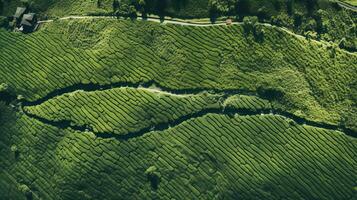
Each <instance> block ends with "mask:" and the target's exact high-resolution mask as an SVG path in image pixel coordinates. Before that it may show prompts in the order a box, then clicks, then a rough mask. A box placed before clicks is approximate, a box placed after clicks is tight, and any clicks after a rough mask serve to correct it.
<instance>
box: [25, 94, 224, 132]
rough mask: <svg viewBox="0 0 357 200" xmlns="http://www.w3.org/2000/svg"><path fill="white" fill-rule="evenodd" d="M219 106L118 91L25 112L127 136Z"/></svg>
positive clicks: (66, 98)
mask: <svg viewBox="0 0 357 200" xmlns="http://www.w3.org/2000/svg"><path fill="white" fill-rule="evenodd" d="M113 99H116V101H115V102H113ZM217 102H218V101H217V96H204V95H173V94H169V93H165V92H160V91H155V90H154V91H151V90H150V89H134V88H118V89H112V90H106V91H103V92H102V91H100V92H75V93H72V94H66V95H63V96H59V97H57V98H54V99H51V100H49V101H47V102H45V103H43V104H40V105H38V106H34V107H25V108H24V109H25V110H26V111H27V112H29V113H31V114H34V115H37V116H39V117H42V118H45V119H48V120H53V121H57V122H58V121H71V122H72V123H73V125H77V126H84V125H89V127H90V128H91V129H92V130H93V131H94V132H95V133H114V134H118V135H126V134H129V133H131V132H137V131H140V130H142V129H147V128H150V127H154V126H156V125H159V124H162V123H169V122H171V121H174V120H177V119H179V118H181V117H184V116H187V115H190V114H194V113H197V112H199V111H201V110H205V109H209V108H219V104H218V103H217ZM82 104H83V105H82ZM69 105H71V106H69ZM107 105H110V106H107ZM139 122H140V123H139Z"/></svg>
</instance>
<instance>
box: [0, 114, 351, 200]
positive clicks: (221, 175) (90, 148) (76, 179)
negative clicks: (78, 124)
mask: <svg viewBox="0 0 357 200" xmlns="http://www.w3.org/2000/svg"><path fill="white" fill-rule="evenodd" d="M8 116H10V115H8ZM0 126H1V130H3V132H2V134H0V146H1V149H0V161H1V162H0V163H2V164H1V166H2V167H1V169H2V170H1V171H0V177H5V178H4V179H5V180H8V179H11V180H15V182H14V183H6V184H19V185H26V186H28V187H29V188H30V189H31V191H32V192H33V196H34V199H39V198H42V199H73V198H74V199H123V197H127V198H125V199H143V198H144V199H145V198H160V199H172V198H175V199H222V198H226V199H236V198H240V199H251V198H252V197H255V198H256V199H333V200H339V199H341V200H342V199H355V198H356V192H355V187H356V182H355V181H356V179H357V177H356V176H357V171H356V167H355V166H356V165H357V152H356V149H357V143H356V139H354V138H351V137H348V136H345V135H344V134H342V133H340V132H338V131H327V130H324V129H319V128H313V127H310V126H301V125H296V124H295V125H294V124H292V123H289V122H288V121H286V120H285V119H284V118H282V117H278V116H273V115H264V116H260V115H259V116H255V115H253V116H245V117H243V116H239V115H236V116H234V117H228V116H225V115H218V114H209V115H206V116H203V117H200V118H197V119H192V120H189V121H187V122H184V123H182V124H181V125H179V126H176V127H174V128H171V129H168V130H165V131H159V132H151V133H148V134H145V135H144V136H142V137H138V138H134V139H133V140H129V141H122V142H121V141H118V140H115V139H102V138H97V137H96V136H95V135H93V134H91V133H84V132H83V133H82V132H75V131H73V130H71V129H66V130H61V129H58V128H56V127H52V126H49V125H45V124H42V123H40V122H38V121H37V120H34V119H31V118H28V117H27V116H26V115H21V114H18V115H17V118H16V119H13V120H8V121H6V122H5V123H2V124H0ZM14 145H15V146H16V147H17V149H18V154H19V155H18V157H17V158H15V152H11V147H12V146H14ZM155 180H159V181H155ZM3 184H4V182H2V181H0V188H4V187H3ZM14 187H15V188H16V186H14ZM15 194H16V193H14V194H8V193H0V198H5V199H6V198H7V199H11V198H12V197H13V196H11V195H15Z"/></svg>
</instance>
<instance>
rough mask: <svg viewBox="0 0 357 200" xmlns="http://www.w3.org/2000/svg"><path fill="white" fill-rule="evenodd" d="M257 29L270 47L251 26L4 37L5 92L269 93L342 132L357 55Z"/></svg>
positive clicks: (50, 28) (77, 27)
mask: <svg viewBox="0 0 357 200" xmlns="http://www.w3.org/2000/svg"><path fill="white" fill-rule="evenodd" d="M257 28H261V29H264V32H265V34H264V37H263V40H262V39H261V38H260V39H259V38H257V36H254V35H253V34H252V33H249V34H246V33H245V31H244V29H243V26H230V27H225V26H222V27H182V26H178V25H167V26H161V25H159V24H156V23H148V22H139V21H134V22H130V21H125V20H124V21H123V20H114V19H113V20H105V19H103V20H100V19H98V20H73V21H71V20H66V21H58V22H54V23H51V24H47V25H45V26H44V27H43V28H42V29H41V30H40V31H38V32H36V33H34V34H31V35H22V34H16V33H9V32H6V31H0V38H1V40H0V50H1V52H3V53H2V55H0V59H1V60H2V61H3V62H2V63H0V67H1V68H0V75H1V76H0V82H5V83H8V84H9V85H10V87H11V88H13V89H14V90H15V91H16V93H17V94H21V95H23V96H24V97H25V98H26V99H27V100H30V101H34V100H36V99H39V98H41V97H44V96H46V94H48V93H50V92H51V91H53V90H56V89H59V88H65V87H68V86H71V85H74V84H79V83H95V84H102V85H105V84H110V83H117V82H127V83H140V82H149V81H155V82H157V83H158V84H160V85H161V86H163V87H166V88H171V89H181V90H182V89H186V90H192V89H200V90H219V91H224V90H242V91H250V92H253V93H258V92H259V91H260V92H259V94H260V95H262V96H263V97H264V96H266V97H267V98H271V99H270V100H271V101H273V102H275V103H276V104H278V106H277V107H279V106H280V107H281V109H283V110H287V111H289V112H291V113H294V114H295V115H298V116H302V117H307V118H309V119H313V120H316V121H325V122H329V123H335V124H337V123H340V122H341V120H342V118H343V117H344V116H347V113H350V110H351V108H352V107H353V102H354V101H353V97H351V96H350V94H351V91H352V88H353V83H354V78H353V74H354V71H355V70H356V54H351V53H348V52H346V51H343V50H340V49H339V48H336V47H334V46H331V45H330V44H328V43H320V42H316V41H309V40H306V39H304V38H302V37H298V36H294V35H291V34H289V33H287V32H286V31H283V30H281V29H279V28H274V27H269V26H264V27H262V26H257ZM29 47H31V48H29ZM258 90H259V91H258ZM264 91H268V93H269V92H272V93H274V94H275V93H278V94H279V95H277V96H274V95H273V96H271V97H269V94H267V92H264ZM264 98H265V97H264ZM348 116H349V115H348ZM354 118H355V116H354V114H352V117H348V118H347V121H349V120H352V119H354Z"/></svg>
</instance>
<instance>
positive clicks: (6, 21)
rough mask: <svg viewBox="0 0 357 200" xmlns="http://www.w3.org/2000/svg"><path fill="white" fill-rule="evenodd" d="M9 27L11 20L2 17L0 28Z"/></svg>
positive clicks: (0, 18)
mask: <svg viewBox="0 0 357 200" xmlns="http://www.w3.org/2000/svg"><path fill="white" fill-rule="evenodd" d="M8 26H9V20H8V18H7V17H4V16H0V28H1V27H2V28H8Z"/></svg>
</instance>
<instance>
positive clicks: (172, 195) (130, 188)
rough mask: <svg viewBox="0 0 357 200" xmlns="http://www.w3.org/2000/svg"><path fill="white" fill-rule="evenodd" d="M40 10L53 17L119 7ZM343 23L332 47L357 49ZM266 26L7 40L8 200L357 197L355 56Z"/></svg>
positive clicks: (3, 88)
mask: <svg viewBox="0 0 357 200" xmlns="http://www.w3.org/2000/svg"><path fill="white" fill-rule="evenodd" d="M201 1H202V2H204V1H206V0H200V1H195V2H196V3H197V6H198V5H200V6H203V5H206V4H203V3H202V2H201ZM34 2H38V4H36V5H37V6H38V8H35V7H32V9H42V10H38V11H39V13H40V14H41V15H42V17H43V16H44V15H46V14H48V15H51V13H52V12H53V13H55V12H56V14H55V15H58V16H67V15H69V14H71V13H73V12H77V13H76V14H79V15H82V14H85V15H87V14H93V12H100V13H101V14H106V12H112V11H110V9H112V6H113V5H112V2H111V1H107V0H103V1H100V5H99V7H100V10H98V5H95V4H97V3H98V2H97V1H82V0H80V1H72V0H63V1H44V0H36V1H34ZM123 2H125V1H121V2H120V3H123ZM133 2H135V1H133ZM151 2H155V1H151ZM170 2H175V1H170ZM240 2H243V1H240ZM247 2H248V1H247ZM254 2H255V3H256V4H254V5H255V6H258V5H259V6H261V4H260V3H262V4H264V5H265V6H269V5H270V4H271V3H272V2H275V1H270V2H268V1H254ZM281 2H283V3H284V5H285V3H286V1H281ZM296 2H300V1H296ZM316 2H319V3H321V2H323V1H316ZM18 3H19V2H17V1H15V0H14V1H11V2H7V4H5V5H6V6H9V7H8V8H10V7H11V6H13V8H14V7H15V5H17V4H18ZM186 3H187V5H189V6H190V7H191V8H192V9H193V8H194V7H195V5H196V4H193V3H192V1H190V0H189V1H187V2H186ZM175 5H176V4H175ZM296 5H299V6H301V5H303V4H299V3H297V4H296ZM331 5H332V4H330V3H329V4H328V5H327V7H329V6H331ZM32 6H34V5H32ZM176 6H178V7H180V6H183V5H176ZM319 6H320V4H319ZM184 8H186V7H185V6H183V7H182V8H181V9H182V10H180V11H178V10H177V7H176V9H173V8H172V10H171V11H170V12H172V13H176V14H178V15H179V14H182V15H186V14H184V13H185V12H186V11H187V12H189V13H191V14H195V13H194V12H193V11H191V10H185V9H184ZM167 9H171V8H170V7H168V8H167ZM257 9H258V8H255V7H254V6H253V7H251V11H252V12H256V11H257ZM274 9H275V8H274ZM284 9H285V8H284ZM284 9H283V8H281V10H283V11H282V12H285V11H284ZM299 9H304V8H302V7H299ZM331 9H332V8H331V7H329V8H328V9H327V10H325V11H326V12H325V13H323V15H324V16H326V17H329V18H330V19H331V21H330V22H331V24H329V31H328V33H329V34H330V33H332V34H335V36H336V38H339V39H341V38H342V37H346V38H347V37H350V39H352V40H350V41H354V40H356V36H355V35H353V34H352V35H351V34H349V32H348V31H347V32H346V30H350V29H349V28H348V27H349V26H350V25H354V23H355V21H356V18H355V16H356V15H355V13H354V12H353V11H350V10H345V9H342V10H341V8H338V9H337V8H333V9H337V10H336V13H333V10H331ZM204 10H206V11H207V9H206V8H205V9H201V10H200V9H199V8H198V9H197V12H201V11H204ZM92 11H93V12H92ZM6 12H7V11H6ZM227 12H228V11H227ZM274 12H275V11H274ZM53 13H52V14H53ZM168 13H169V12H168ZM168 13H166V14H168ZM203 14H207V13H204V12H203ZM275 14H276V15H280V14H282V13H281V12H278V13H275ZM275 14H274V15H275ZM302 15H303V16H304V17H306V19H310V18H314V17H312V16H309V15H308V14H307V13H303V14H302ZM186 16H187V15H186ZM52 17H53V16H52ZM239 17H240V16H238V18H239ZM290 17H291V16H290ZM286 19H290V18H286ZM338 19H341V21H340V22H338V23H334V22H336V20H337V21H338ZM254 20H255V19H254V18H251V17H250V18H245V20H244V22H242V23H234V24H233V25H229V26H228V25H226V24H224V23H223V24H215V25H213V24H206V25H205V26H198V25H196V24H194V23H192V24H190V23H188V22H186V23H181V24H180V22H177V21H168V20H166V21H164V23H160V21H159V20H154V19H152V20H141V19H140V18H138V19H135V18H132V19H122V18H120V19H117V18H113V17H93V16H92V17H89V16H86V17H82V18H79V17H77V18H76V17H74V18H72V19H71V18H69V17H68V18H62V19H55V20H53V21H46V22H45V23H42V24H41V25H40V27H39V29H38V30H37V31H35V32H33V33H30V34H23V33H20V32H13V31H9V30H6V29H1V28H0V52H1V53H0V199H14V200H17V199H19V200H21V199H26V200H40V199H46V200H47V199H49V200H50V199H54V200H71V199H73V200H77V199H81V200H82V199H83V200H86V199H88V200H89V199H103V200H105V199H108V200H112V199H123V200H127V199H165V200H166V199H232V200H233V199H244V200H245V199H246V200H248V199H249V200H251V199H257V200H260V199H268V200H271V199H272V200H275V199H276V200H278V199H279V200H280V199H291V200H295V199H312V200H313V199H326V200H330V199H331V200H346V199H350V200H355V199H357V182H356V180H357V167H356V166H357V106H356V103H357V53H356V52H353V51H351V49H346V48H344V47H345V46H343V45H337V44H334V43H331V42H327V40H328V39H326V38H321V37H322V36H323V34H319V36H318V37H315V36H314V34H312V35H306V36H302V34H303V33H302V32H299V31H300V29H294V28H292V27H289V26H288V25H282V26H277V24H276V23H273V24H271V23H266V22H271V21H266V20H261V19H260V22H259V23H258V22H254ZM288 21H289V20H288ZM282 22H284V21H282ZM304 23H305V22H304ZM304 23H303V25H302V26H305V25H306V24H305V25H304ZM340 25H341V26H340ZM284 26H285V28H284ZM346 27H347V28H346ZM352 28H353V27H352ZM354 34H355V33H354ZM325 36H326V35H325ZM336 38H334V39H333V40H334V41H335V39H336ZM335 42H336V41H335Z"/></svg>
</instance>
